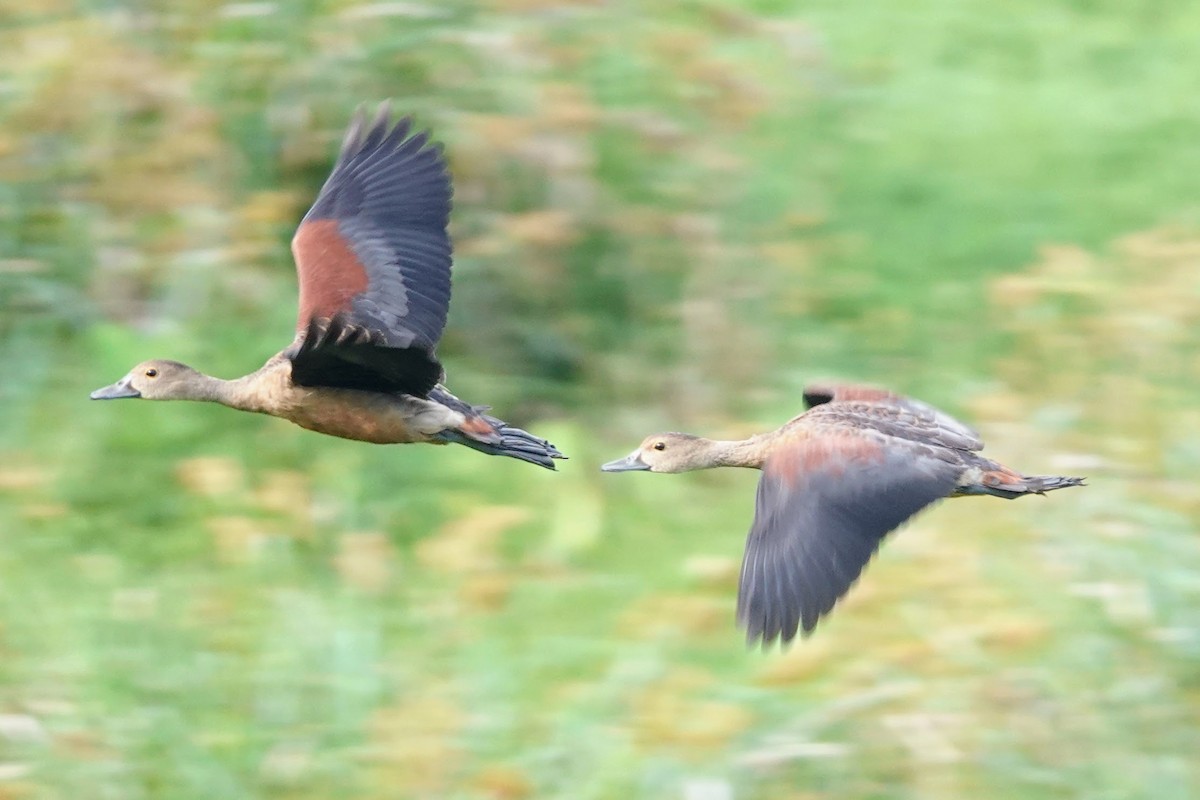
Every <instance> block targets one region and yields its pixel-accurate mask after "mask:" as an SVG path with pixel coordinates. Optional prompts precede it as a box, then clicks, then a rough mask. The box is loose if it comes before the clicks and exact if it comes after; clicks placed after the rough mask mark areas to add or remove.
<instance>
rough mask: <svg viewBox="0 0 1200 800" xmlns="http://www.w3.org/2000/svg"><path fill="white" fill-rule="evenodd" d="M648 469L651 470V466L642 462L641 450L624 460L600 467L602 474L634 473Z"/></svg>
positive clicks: (635, 451) (619, 459) (620, 459)
mask: <svg viewBox="0 0 1200 800" xmlns="http://www.w3.org/2000/svg"><path fill="white" fill-rule="evenodd" d="M648 469H650V465H649V464H647V463H646V462H645V461H642V452H641V451H640V450H634V451H633V452H632V453H630V454H629V455H627V456H625V457H624V458H618V459H617V460H616V461H610V462H608V463H607V464H605V465H604V466H602V467H600V471H601V472H634V471H637V470H648Z"/></svg>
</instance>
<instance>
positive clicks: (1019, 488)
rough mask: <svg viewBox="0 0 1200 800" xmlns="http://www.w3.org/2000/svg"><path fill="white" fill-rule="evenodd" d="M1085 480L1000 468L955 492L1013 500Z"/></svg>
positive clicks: (1084, 484) (1079, 483)
mask: <svg viewBox="0 0 1200 800" xmlns="http://www.w3.org/2000/svg"><path fill="white" fill-rule="evenodd" d="M1085 480H1086V478H1073V477H1068V476H1066V475H1021V474H1019V473H1016V472H1012V471H1010V470H1007V469H1002V470H996V471H991V472H985V473H983V476H982V479H981V480H980V481H979V482H977V483H972V484H969V485H967V486H959V487H958V491H957V492H956V494H960V495H970V494H990V495H992V496H993V497H1003V498H1004V499H1005V500H1015V499H1016V498H1018V497H1024V496H1025V495H1027V494H1045V493H1046V492H1053V491H1054V490H1056V489H1067V488H1069V487H1071V486H1086V485H1087V484H1086V483H1085V482H1084V481H1085Z"/></svg>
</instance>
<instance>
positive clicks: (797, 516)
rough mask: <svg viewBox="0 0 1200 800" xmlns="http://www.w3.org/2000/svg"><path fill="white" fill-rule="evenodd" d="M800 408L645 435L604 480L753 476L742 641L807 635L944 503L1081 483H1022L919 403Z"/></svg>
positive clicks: (877, 395) (852, 393)
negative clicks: (783, 415)
mask: <svg viewBox="0 0 1200 800" xmlns="http://www.w3.org/2000/svg"><path fill="white" fill-rule="evenodd" d="M804 399H805V405H806V406H808V410H807V411H806V412H805V413H803V414H801V415H800V416H798V417H795V418H793V419H791V420H789V421H788V422H786V423H785V424H784V425H783V426H782V427H780V428H778V429H777V430H774V431H771V432H769V433H763V434H758V435H756V436H751V437H750V438H749V439H745V440H742V441H713V440H710V439H704V438H701V437H698V436H691V435H688V434H681V433H663V434H655V435H653V436H649V437H647V438H646V439H645V440H644V441H643V442H642V444H641V446H640V447H638V449H637V450H635V451H634V452H633V453H631V454H629V455H628V456H626V457H625V458H623V459H619V460H617V461H612V462H610V463H608V464H605V465H604V466H603V467H602V469H603V470H605V471H606V472H624V471H628V470H647V471H650V472H687V471H690V470H696V469H706V468H709V467H723V466H732V467H751V468H755V469H761V470H762V472H763V476H762V478H761V480H760V481H759V484H758V498H757V501H756V504H755V513H754V523H753V524H752V526H751V528H750V533H749V536H748V537H747V540H746V552H745V556H744V559H743V561H742V573H741V582H740V586H739V589H738V612H737V618H738V623H739V624H740V625H741V626H742V627H744V628H745V629H746V635H747V637H748V639H749V640H750V641H751V642H755V641H758V640H762V642H763V643H764V644H770V643H771V642H773V641H774V640H776V639H779V640H781V641H782V642H784V643H786V642H789V641H791V640H792V639H793V638H794V637H795V636H796V633H797V632H798V631H800V632H803V634H805V635H807V634H809V633H811V632H812V631H813V629H814V628H815V627H816V625H817V622H818V620H820V619H821V618H822V617H823V616H825V615H826V614H828V613H829V611H830V610H831V609H832V608H833V606H834V604H835V603H836V602H837V601H838V600H839V599H840V598H841V597H842V596H843V595H845V593H846V592H847V591H848V590H849V589H850V586H851V585H852V584H853V583H854V582H855V581H856V580H857V579H858V576H859V574H860V573H861V572H862V570H863V567H865V566H866V564H867V562H868V561H870V559H871V556H872V555H873V554H874V552H875V550H876V549H877V548H878V546H879V543H880V542H881V541H882V539H883V537H884V536H886V535H887V534H888V533H889V532H890V531H892V530H893V529H895V528H896V527H898V526H899V525H900V524H901V523H903V522H904V521H905V520H907V519H908V518H909V517H911V516H912V515H914V514H916V513H917V512H918V511H920V510H921V509H923V508H925V507H926V506H928V505H929V504H931V503H933V502H935V501H937V500H939V499H941V498H943V497H954V496H961V495H972V494H990V495H995V496H996V497H1003V498H1007V499H1012V498H1015V497H1021V496H1023V495H1027V494H1044V493H1045V492H1048V491H1052V490H1054V489H1062V488H1065V487H1068V486H1078V485H1081V484H1082V483H1083V479H1082V478H1068V477H1059V476H1047V475H1034V476H1028V475H1022V474H1021V473H1018V472H1015V471H1013V470H1011V469H1009V468H1008V467H1005V466H1004V465H1002V464H1000V463H998V462H996V461H992V460H991V459H989V458H986V457H984V456H982V455H980V454H979V451H980V450H981V449H983V442H982V441H981V440H980V438H979V435H978V434H976V433H975V431H973V430H971V429H970V428H968V427H967V426H966V425H963V424H962V423H961V422H959V421H958V420H955V419H954V418H952V417H950V416H949V415H947V414H945V413H944V412H942V411H939V410H938V409H936V408H934V407H932V406H930V405H927V404H925V403H922V402H920V401H918V400H913V399H911V398H907V397H902V396H900V395H896V394H893V393H891V392H888V391H886V390H883V389H877V388H875V387H869V386H849V385H846V386H827V387H810V388H809V389H807V390H806V391H805V393H804Z"/></svg>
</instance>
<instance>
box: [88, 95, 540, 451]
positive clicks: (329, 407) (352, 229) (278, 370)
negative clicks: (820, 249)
mask: <svg viewBox="0 0 1200 800" xmlns="http://www.w3.org/2000/svg"><path fill="white" fill-rule="evenodd" d="M450 195H451V185H450V175H449V173H448V172H447V169H446V163H445V160H444V158H443V156H442V151H441V147H440V145H436V144H431V143H430V142H429V137H428V134H426V133H423V132H422V133H412V132H411V121H410V120H409V119H408V118H404V119H401V120H400V121H399V122H397V123H396V124H395V125H393V124H392V122H391V118H390V113H389V109H388V105H387V104H386V103H385V104H383V105H382V106H380V109H379V112H378V113H377V114H376V115H375V117H374V118H373V119H368V118H367V117H366V116H365V114H364V113H363V111H362V110H361V109H360V110H359V112H358V113H357V114H356V115H355V118H354V120H353V122H352V123H351V124H350V127H349V130H348V131H347V133H346V136H345V139H344V141H343V143H342V149H341V154H340V155H339V157H338V160H337V163H336V164H335V165H334V168H333V172H332V173H331V174H330V176H329V179H328V180H326V181H325V185H324V186H323V187H322V188H321V191H320V193H319V194H318V195H317V199H316V202H315V203H314V204H313V206H312V208H311V209H309V212H308V213H307V214H306V215H305V216H304V219H303V220H302V221H301V223H300V227H299V228H298V229H297V231H296V235H295V237H294V238H293V239H292V254H293V256H294V257H295V261H296V273H297V275H298V277H299V282H300V314H299V319H298V322H297V333H296V338H295V340H294V341H293V342H292V344H291V345H289V346H288V347H287V348H286V349H285V350H283V351H282V352H280V353H278V354H277V355H275V356H273V357H272V358H271V359H270V360H268V361H267V363H266V364H264V365H263V367H262V368H261V369H259V370H257V371H256V372H252V373H250V374H249V375H246V376H245V377H242V378H238V379H236V380H229V381H226V380H221V379H219V378H214V377H211V376H209V375H205V374H203V373H201V372H198V371H196V370H194V369H192V368H191V367H188V366H186V365H184V364H180V363H178V362H176V361H163V360H154V361H145V362H143V363H141V364H138V365H137V366H136V367H134V368H133V369H132V370H131V371H130V372H129V373H128V374H127V375H126V376H125V377H123V378H121V380H119V381H117V382H116V383H114V384H112V385H111V386H106V387H104V388H103V389H97V390H96V391H94V392H92V394H91V397H92V399H94V400H111V399H116V398H122V397H142V398H145V399H147V400H202V401H210V402H216V403H221V404H222V405H226V406H230V407H232V408H237V409H242V410H244V411H254V412H258V413H261V414H270V415H272V416H276V417H282V418H284V419H287V420H290V421H292V422H294V423H296V424H297V425H299V426H301V427H303V428H307V429H309V430H313V431H317V432H319V433H325V434H329V435H330V436H339V437H342V438H344V439H357V440H359V441H364V442H374V443H377V444H393V443H404V442H429V443H431V444H447V443H450V442H455V443H458V444H463V445H466V446H467V447H471V448H473V449H475V450H480V451H482V452H484V453H488V454H491V455H503V456H511V457H513V458H518V459H521V460H523V461H528V462H531V463H533V464H538V465H540V466H543V467H546V468H548V469H554V462H553V459H557V458H562V457H563V456H562V454H561V453H559V452H558V450H557V449H555V447H554V446H553V445H552V444H550V443H549V442H547V441H545V440H543V439H539V438H538V437H536V436H533V435H532V434H529V433H527V432H525V431H523V430H521V429H519V428H514V427H512V426H510V425H507V424H505V423H504V422H502V421H501V420H498V419H496V418H495V417H491V416H488V415H487V414H485V413H484V411H486V407H481V406H473V405H471V404H469V403H465V402H463V401H462V400H459V399H458V398H457V397H455V396H454V395H452V394H450V392H449V391H447V389H446V387H445V386H443V385H442V380H443V376H444V373H443V370H442V365H441V364H440V363H439V361H438V359H437V356H436V354H435V348H436V346H437V343H438V340H439V339H440V338H441V336H442V330H443V329H444V328H445V325H446V314H447V311H448V309H449V305H450V266H451V257H450V251H451V247H450V237H449V235H448V233H447V231H446V225H447V223H448V220H449V215H450Z"/></svg>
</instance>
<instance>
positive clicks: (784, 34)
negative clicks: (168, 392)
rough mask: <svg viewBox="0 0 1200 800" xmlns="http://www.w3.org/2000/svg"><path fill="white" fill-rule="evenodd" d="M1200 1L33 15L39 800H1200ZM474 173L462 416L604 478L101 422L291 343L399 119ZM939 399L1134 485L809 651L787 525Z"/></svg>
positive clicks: (917, 556) (21, 5) (461, 310)
mask: <svg viewBox="0 0 1200 800" xmlns="http://www.w3.org/2000/svg"><path fill="white" fill-rule="evenodd" d="M1197 41H1200V4H1196V3H1188V2H1171V0H1157V1H1152V0H1146V2H1128V0H1068V1H1067V2H1055V3H1047V2H1044V1H1043V0H1006V1H1005V2H1001V1H1000V0H909V1H908V2H903V3H893V2H884V1H883V0H875V1H874V2H861V3H847V2H828V1H827V0H802V1H801V0H711V1H706V0H695V1H692V0H688V1H683V0H664V2H660V3H635V2H619V1H617V2H599V1H598V0H597V1H596V2H578V3H566V2H551V1H550V0H482V1H481V2H476V3H470V2H423V1H422V0H417V2H407V1H406V2H386V1H384V2H339V1H338V0H328V1H326V2H312V1H306V2H295V3H293V2H286V3H285V2H271V1H268V2H241V3H239V2H229V3H222V2H208V1H206V0H179V1H178V2H172V3H141V2H126V3H121V2H106V1H105V0H95V1H93V2H66V1H65V0H41V2H39V3H35V4H30V3H27V2H23V1H22V0H3V2H0V76H2V79H0V798H3V800H10V798H11V799H14V800H15V799H16V798H80V797H88V798H120V800H138V799H139V798H197V799H199V798H206V799H208V798H229V799H232V798H254V797H265V798H289V799H292V798H294V799H295V800H300V799H301V798H314V799H315V798H330V797H341V798H359V797H361V798H385V797H386V798H393V797H395V798H407V797H413V798H472V799H474V798H496V799H500V800H519V799H520V798H564V799H565V798H570V799H571V800H576V799H578V798H596V800H601V799H602V798H681V799H682V800H742V799H744V798H790V799H792V800H799V799H801V798H804V799H805V800H810V799H811V798H824V797H830V798H832V797H836V798H906V797H911V798H916V797H921V798H956V797H967V796H970V797H977V798H988V797H990V798H1012V797H1021V798H1063V797H1079V798H1126V797H1155V798H1162V799H1165V800H1170V799H1171V798H1190V797H1195V796H1197V795H1200V755H1198V754H1200V536H1198V531H1197V527H1198V524H1200V490H1198V489H1197V485H1196V481H1197V477H1198V475H1200V404H1198V402H1197V396H1198V394H1197V393H1198V392H1200V332H1198V330H1200V203H1198V202H1197V186H1198V185H1200V184H1198V182H1197V176H1198V175H1200V102H1197V93H1196V89H1197V83H1196V81H1197V76H1198V75H1200V49H1198V48H1197V47H1196V46H1195V44H1196V42H1197ZM388 97H390V98H394V100H395V105H396V106H397V107H398V108H399V109H401V110H404V111H408V112H411V113H413V114H415V115H416V117H417V119H418V120H419V122H420V124H421V125H423V126H426V127H429V128H431V129H432V130H433V131H434V133H435V136H436V138H438V139H439V140H441V141H442V142H444V143H445V145H446V148H447V153H448V157H449V160H450V163H451V166H452V171H453V173H454V178H455V185H456V204H455V210H454V214H453V221H452V232H453V234H454V237H455V241H456V246H457V259H456V272H455V296H454V302H453V307H452V310H451V316H450V327H449V330H448V333H447V336H446V339H445V341H444V343H443V346H442V350H441V352H442V355H443V357H444V360H445V362H446V364H447V367H448V370H449V374H450V385H451V387H452V388H453V389H454V390H455V391H456V392H457V393H458V394H459V395H461V396H463V397H465V398H468V399H470V400H472V401H474V402H477V403H490V404H491V405H493V406H494V407H495V409H496V411H497V413H499V414H500V415H501V416H503V417H505V418H507V419H509V420H511V421H513V422H515V423H517V424H521V425H524V426H527V427H529V428H530V429H531V430H534V431H536V432H538V433H540V434H542V435H544V436H547V437H548V438H551V439H552V440H554V441H555V442H556V443H557V444H558V445H559V446H560V447H561V448H562V449H563V450H564V451H566V452H567V453H568V454H569V455H570V456H571V460H570V461H568V462H565V463H564V464H563V465H562V469H561V471H560V472H559V473H557V474H552V473H549V472H545V471H542V470H538V469H536V468H534V467H531V466H529V465H526V464H521V463H519V462H516V461H512V460H504V459H495V458H486V457H484V456H482V455H480V454H477V453H473V452H471V451H469V450H467V449H465V448H433V447H415V446H414V447H403V448H401V447H377V446H369V445H364V444H358V443H353V442H344V441H339V440H335V439H331V438H325V437H319V436H317V435H316V434H312V433H308V432H305V431H302V430H300V429H298V428H294V427H291V426H289V425H288V424H287V423H284V422H281V421H278V420H273V419H268V418H265V417H258V416H254V415H247V414H237V413H234V412H231V411H228V410H226V409H221V408H215V407H214V408H209V407H202V406H200V405H184V404H151V403H132V402H130V403H123V404H117V403H107V404H101V403H90V402H89V401H88V400H87V393H88V391H89V390H91V389H93V388H95V387H97V386H100V385H102V384H106V383H109V382H111V381H113V380H115V379H117V378H118V377H120V376H121V375H122V374H124V372H125V371H126V370H127V369H128V368H129V367H130V366H131V365H132V364H134V363H136V362H137V361H140V360H142V359H143V358H148V357H153V356H157V357H171V358H176V359H180V360H184V361H187V362H189V363H192V364H194V365H196V366H198V367H200V368H202V369H205V370H206V371H209V372H212V373H215V374H217V375H223V376H227V377H232V376H235V375H240V374H242V373H245V372H248V371H250V370H252V369H254V368H256V367H257V366H258V365H259V364H260V363H261V362H262V361H263V360H264V359H265V358H266V357H267V356H269V355H270V354H272V353H274V352H275V351H276V350H277V349H279V348H280V347H282V346H283V345H284V344H285V343H286V342H287V341H289V339H290V336H291V331H292V325H293V319H294V307H295V294H296V289H295V283H294V276H293V267H292V264H291V261H290V255H289V252H288V248H287V243H288V240H289V238H290V236H291V232H292V230H293V228H294V226H295V224H296V222H297V220H298V219H299V218H300V216H301V215H302V214H303V212H304V210H305V209H306V207H307V204H308V202H309V201H310V200H311V198H312V197H313V196H314V195H315V192H316V190H317V188H318V187H319V185H320V184H321V182H322V181H323V179H324V177H325V175H326V174H327V171H328V169H329V167H330V165H331V163H332V160H333V157H334V154H335V152H336V148H337V144H338V142H339V140H340V137H341V132H342V129H343V128H344V126H345V124H346V122H347V120H348V119H349V117H350V115H351V113H352V111H353V109H354V108H355V106H356V105H357V104H359V103H360V102H375V101H377V100H380V99H382V98H388ZM818 378H840V379H850V380H865V381H870V382H874V383H878V384H883V385H886V386H889V387H892V388H894V389H896V390H899V391H903V392H906V393H910V394H914V395H917V396H919V397H921V398H923V399H925V400H928V401H930V402H933V403H935V404H937V405H939V406H941V407H944V408H946V409H947V410H949V411H951V412H952V413H955V414H958V415H960V416H962V417H963V418H965V419H968V420H969V421H971V422H972V423H973V424H975V425H977V426H978V427H979V428H980V430H981V431H982V432H983V433H984V435H985V437H986V438H987V439H988V441H989V443H990V447H989V452H991V453H992V454H993V455H995V456H997V457H999V458H1001V459H1003V460H1006V461H1008V462H1009V463H1012V464H1014V465H1015V466H1017V467H1020V468H1024V469H1026V470H1028V471H1031V472H1061V473H1066V474H1084V475H1088V476H1089V477H1090V482H1091V485H1090V487H1089V488H1087V489H1084V490H1074V491H1071V492H1063V493H1061V494H1056V495H1054V496H1052V497H1048V498H1045V499H1040V498H1032V499H1029V500H1023V501H1020V502H1016V503H1003V502H1000V501H998V500H990V499H981V500H961V501H953V502H948V503H945V504H943V505H942V506H940V507H938V508H937V509H935V510H933V511H932V512H930V513H928V514H926V515H924V516H922V517H920V518H919V519H918V520H917V521H916V522H915V523H914V524H912V525H911V526H909V527H908V528H906V529H905V530H904V531H903V532H902V533H901V534H900V535H899V536H897V537H894V538H893V539H892V540H890V541H889V542H888V543H887V545H886V546H885V547H884V548H883V550H882V552H881V554H880V555H879V557H878V558H877V559H876V560H875V562H874V563H873V564H872V565H871V566H870V567H869V568H868V570H867V572H866V573H865V575H864V578H863V579H862V580H861V581H860V583H859V584H858V586H857V587H856V588H855V589H854V591H853V592H852V593H851V595H850V597H849V598H848V599H847V600H846V601H845V602H844V603H843V604H842V605H841V606H839V608H838V610H837V611H836V612H835V613H834V614H833V616H832V617H831V618H829V619H828V620H827V622H826V623H824V624H823V625H822V626H821V627H820V628H819V629H818V631H817V634H816V636H815V637H813V638H812V639H810V640H808V641H805V642H799V643H797V644H796V645H795V646H794V647H792V648H791V649H790V650H788V651H787V652H784V653H780V652H778V651H774V652H768V653H763V652H761V651H752V650H747V649H746V648H745V647H744V645H743V642H742V640H741V637H740V635H739V634H738V632H737V631H736V630H735V628H734V625H733V607H734V596H735V584H736V575H737V570H738V565H739V558H740V553H741V547H742V542H743V538H744V533H745V530H746V528H747V526H748V524H749V521H750V517H751V515H752V510H753V499H752V498H753V493H754V484H755V480H756V475H755V474H753V473H751V472H748V471H745V472H743V471H726V472H716V473H708V474H693V475H687V476H650V475H602V474H600V473H599V472H598V471H597V469H596V467H597V465H598V464H599V463H600V462H601V461H604V460H608V459H611V458H615V457H617V456H621V455H624V454H625V453H626V452H628V451H629V450H630V449H632V447H633V446H634V445H635V444H636V443H637V442H638V441H639V440H640V439H641V437H642V436H643V435H644V434H646V433H649V432H651V431H653V430H657V429H662V428H666V429H682V430H691V431H696V432H705V433H708V434H711V435H717V436H724V437H732V436H738V435H742V434H745V433H749V432H751V431H756V430H761V429H765V428H770V427H774V426H776V425H778V424H779V423H781V422H782V421H784V420H785V419H787V418H788V417H789V416H791V415H792V414H794V413H796V412H797V411H798V410H799V408H800V391H801V388H802V387H803V385H804V384H805V383H806V382H808V381H810V380H814V379H818Z"/></svg>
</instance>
